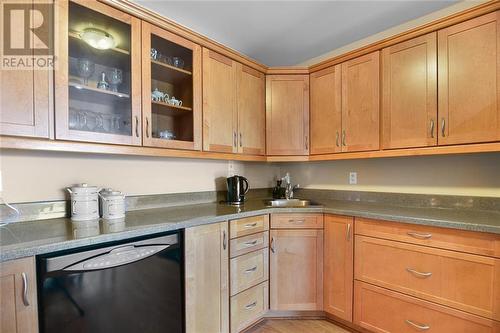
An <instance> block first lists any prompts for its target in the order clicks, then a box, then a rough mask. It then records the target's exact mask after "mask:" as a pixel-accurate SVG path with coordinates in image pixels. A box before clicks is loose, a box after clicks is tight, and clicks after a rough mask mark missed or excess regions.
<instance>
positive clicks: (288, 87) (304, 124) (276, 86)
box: [266, 75, 309, 155]
mask: <svg viewBox="0 0 500 333" xmlns="http://www.w3.org/2000/svg"><path fill="white" fill-rule="evenodd" d="M266 134H267V135H266V145H267V155H308V154H309V75H268V76H267V77H266Z"/></svg>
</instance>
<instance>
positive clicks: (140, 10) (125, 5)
mask: <svg viewBox="0 0 500 333" xmlns="http://www.w3.org/2000/svg"><path fill="white" fill-rule="evenodd" d="M99 1H101V2H103V3H105V4H108V5H110V6H112V7H115V8H117V9H119V10H122V11H124V12H127V13H128V14H130V15H134V16H136V17H138V18H140V19H141V20H144V21H147V22H149V23H151V24H154V25H156V26H158V27H160V28H162V29H165V30H168V31H170V32H172V33H175V34H177V35H179V36H181V37H184V38H186V39H188V40H190V41H192V42H194V43H197V44H199V45H201V46H203V47H207V48H209V49H211V50H213V51H215V52H218V53H222V54H223V55H225V56H227V57H229V58H231V59H233V60H235V61H238V62H241V63H242V64H244V65H247V66H249V67H251V68H253V69H256V70H258V71H260V72H262V73H265V72H266V71H267V66H265V65H263V64H261V63H259V62H258V61H256V60H254V59H252V58H250V57H247V56H245V55H243V54H241V53H239V52H237V51H236V50H233V49H232V48H230V47H227V46H225V45H223V44H221V43H218V42H216V41H214V40H212V39H210V38H208V37H206V36H203V35H201V34H199V33H197V32H196V31H193V30H191V29H189V28H186V27H185V26H183V25H181V24H179V23H176V22H174V21H172V20H170V19H168V18H166V17H164V16H162V15H159V14H157V13H155V12H153V11H151V10H149V9H147V8H145V7H143V6H141V5H138V4H136V3H133V2H132V1H130V0H99Z"/></svg>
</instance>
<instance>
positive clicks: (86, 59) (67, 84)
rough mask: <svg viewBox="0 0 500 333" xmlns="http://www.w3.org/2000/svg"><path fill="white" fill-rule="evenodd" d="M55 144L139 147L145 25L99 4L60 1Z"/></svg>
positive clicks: (94, 2)
mask: <svg viewBox="0 0 500 333" xmlns="http://www.w3.org/2000/svg"><path fill="white" fill-rule="evenodd" d="M56 15H57V17H58V24H59V27H58V35H57V37H56V38H59V41H58V42H57V43H56V45H57V46H56V47H57V48H58V49H57V50H56V138H57V139H65V140H76V141H89V142H102V143H115V144H127V145H141V143H142V138H141V129H142V126H141V81H140V80H141V79H140V72H141V68H140V66H141V64H140V57H141V45H140V38H141V35H140V34H141V32H140V29H141V23H140V20H139V19H137V18H135V17H132V16H130V15H128V14H126V13H123V12H121V11H119V10H116V9H114V8H112V7H110V6H108V5H105V4H103V3H100V2H97V1H85V0H73V1H69V2H68V1H57V2H56Z"/></svg>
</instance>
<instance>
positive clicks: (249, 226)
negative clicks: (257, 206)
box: [245, 222, 257, 228]
mask: <svg viewBox="0 0 500 333" xmlns="http://www.w3.org/2000/svg"><path fill="white" fill-rule="evenodd" d="M256 226H257V222H254V223H249V224H245V228H254V227H256Z"/></svg>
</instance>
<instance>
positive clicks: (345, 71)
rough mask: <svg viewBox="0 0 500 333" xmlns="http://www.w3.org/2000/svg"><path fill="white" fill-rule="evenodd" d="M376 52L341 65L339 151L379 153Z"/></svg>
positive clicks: (377, 64) (377, 58) (377, 59)
mask: <svg viewBox="0 0 500 333" xmlns="http://www.w3.org/2000/svg"><path fill="white" fill-rule="evenodd" d="M379 132H380V130H379V52H378V51H376V52H373V53H370V54H367V55H364V56H361V57H359V58H356V59H352V60H349V61H347V62H344V63H343V64H342V151H346V152H351V151H366V150H378V149H379V146H380V144H379Z"/></svg>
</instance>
